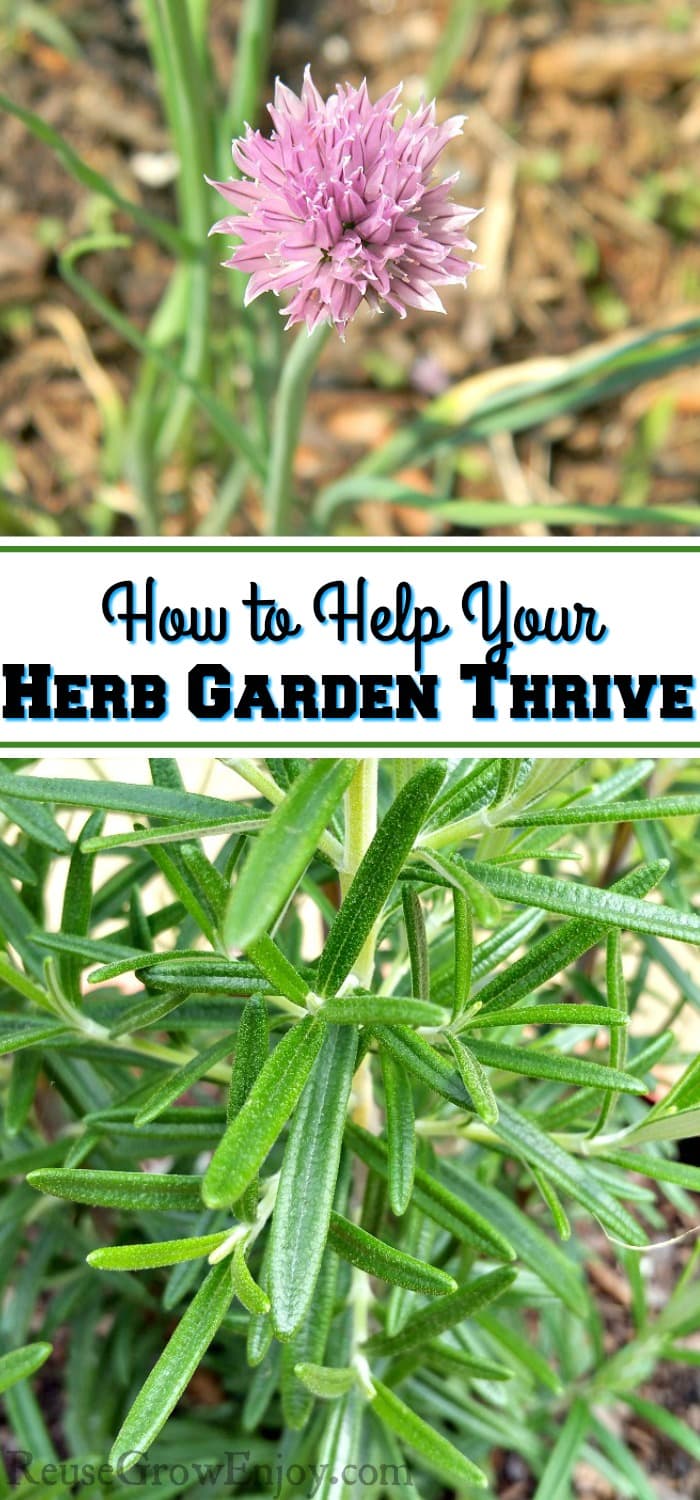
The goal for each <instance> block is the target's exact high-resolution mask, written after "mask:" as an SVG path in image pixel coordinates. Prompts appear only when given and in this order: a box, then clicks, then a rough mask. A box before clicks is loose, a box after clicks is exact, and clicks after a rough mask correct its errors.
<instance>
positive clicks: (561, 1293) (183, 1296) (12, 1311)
mask: <svg viewBox="0 0 700 1500" xmlns="http://www.w3.org/2000/svg"><path fill="white" fill-rule="evenodd" d="M127 765H128V762H127V761H125V762H124V766H125V769H126V767H127ZM225 765H226V766H227V767H229V768H231V769H232V770H235V771H236V772H237V773H238V778H237V779H234V777H233V776H231V795H230V797H227V796H223V795H222V796H210V795H203V794H198V793H193V792H189V791H188V790H186V788H185V786H184V784H183V780H182V776H181V773H180V771H179V770H178V767H177V765H176V763H175V762H172V761H169V760H164V759H159V760H155V761H154V762H153V763H152V784H150V785H146V784H136V783H132V782H130V781H129V780H128V779H125V780H124V781H119V782H116V781H109V780H104V779H93V780H71V779H57V778H53V777H51V776H47V775H45V774H43V772H42V769H41V768H35V767H28V766H27V765H26V764H25V765H24V766H22V765H20V769H19V770H18V771H16V772H15V771H14V770H13V768H12V763H8V762H5V763H4V768H3V769H2V770H0V811H1V813H2V817H3V819H4V825H5V835H4V839H3V842H2V844H0V933H1V935H2V943H3V948H2V953H1V954H0V986H1V987H2V1018H1V1024H0V1042H1V1050H2V1054H3V1056H2V1087H3V1098H4V1115H3V1135H2V1157H1V1159H0V1175H1V1176H2V1179H3V1183H4V1195H3V1198H2V1204H1V1207H0V1269H1V1272H2V1280H3V1282H4V1285H5V1294H4V1304H3V1314H2V1340H3V1343H2V1348H1V1349H0V1389H1V1390H4V1391H5V1395H4V1400H5V1404H6V1410H7V1424H8V1428H9V1430H10V1433H11V1439H10V1443H9V1447H8V1453H9V1457H8V1466H9V1467H8V1473H7V1475H6V1476H5V1479H4V1481H3V1482H4V1484H5V1488H7V1483H8V1481H9V1479H10V1478H14V1479H17V1480H18V1482H19V1485H20V1489H19V1491H18V1493H20V1494H21V1493H27V1494H29V1493H32V1494H36V1493H37V1488H36V1486H37V1484H42V1483H43V1484H44V1485H45V1486H46V1485H47V1484H48V1485H49V1486H50V1485H51V1484H52V1483H53V1484H54V1485H55V1484H56V1483H59V1485H61V1484H62V1485H63V1488H62V1489H59V1491H58V1492H59V1493H67V1492H68V1489H69V1488H70V1486H71V1484H75V1483H76V1482H77V1484H78V1486H79V1487H80V1485H81V1484H82V1485H83V1491H84V1492H85V1493H88V1491H89V1493H90V1494H91V1495H98V1496H102V1495H103V1494H104V1495H107V1494H108V1493H109V1494H111V1493H112V1492H113V1489H114V1484H115V1483H117V1484H118V1485H120V1484H124V1485H127V1486H128V1485H129V1484H134V1483H138V1484H141V1485H143V1486H144V1487H145V1488H147V1489H150V1488H157V1489H158V1490H159V1493H161V1494H167V1495H173V1496H174V1495H179V1494H186V1493H191V1494H192V1495H196V1494H198V1493H199V1492H200V1490H201V1491H202V1492H203V1493H207V1492H210V1493H213V1494H233V1493H244V1494H246V1495H248V1494H270V1493H273V1494H276V1495H280V1496H291V1495H293V1494H297V1493H299V1494H305V1495H307V1494H309V1493H315V1494H317V1495H320V1496H322V1497H324V1500H325V1497H326V1496H331V1495H334V1496H337V1497H342V1496H343V1495H344V1494H345V1493H349V1492H350V1491H351V1490H352V1488H353V1487H354V1486H356V1485H357V1483H358V1482H359V1483H360V1484H361V1485H362V1486H366V1487H367V1488H369V1489H371V1491H372V1493H373V1494H375V1495H377V1496H379V1495H381V1494H384V1493H386V1494H391V1493H392V1490H394V1489H396V1488H397V1487H398V1489H399V1490H400V1491H401V1492H404V1491H405V1492H409V1491H410V1493H419V1494H421V1495H426V1496H429V1497H430V1496H437V1495H439V1494H440V1493H441V1492H443V1493H444V1486H445V1484H448V1485H449V1484H451V1485H453V1486H454V1487H456V1489H457V1490H458V1492H459V1494H460V1495H464V1496H469V1495H471V1494H472V1493H475V1494H476V1493H478V1492H482V1491H483V1490H484V1489H488V1488H489V1487H490V1490H491V1493H492V1494H496V1493H498V1492H499V1490H498V1477H497V1468H496V1455H497V1454H498V1452H499V1451H500V1452H503V1450H507V1451H510V1452H511V1453H514V1454H517V1455H518V1456H519V1458H520V1460H521V1461H522V1462H523V1463H524V1464H525V1465H526V1466H527V1470H528V1471H529V1473H530V1474H531V1476H532V1487H531V1490H530V1493H531V1494H534V1495H536V1497H537V1500H564V1497H565V1496H567V1495H569V1494H570V1493H571V1486H572V1484H573V1482H574V1481H573V1475H574V1471H575V1468H576V1465H577V1464H578V1463H579V1461H581V1460H585V1461H586V1462H587V1463H588V1464H589V1465H593V1466H594V1467H595V1468H596V1469H597V1470H598V1471H599V1472H600V1473H601V1474H602V1475H603V1476H604V1477H605V1478H606V1479H607V1480H608V1482H609V1483H611V1484H612V1485H613V1487H614V1489H615V1492H616V1493H618V1494H620V1495H622V1496H634V1497H653V1496H654V1495H655V1494H656V1491H655V1490H654V1486H653V1483H652V1482H651V1481H650V1479H649V1478H648V1477H647V1476H646V1475H645V1473H644V1471H643V1467H642V1466H641V1464H640V1462H639V1460H638V1458H637V1457H636V1456H635V1453H634V1451H633V1449H632V1448H631V1447H629V1446H628V1445H627V1444H626V1442H625V1440H624V1437H623V1436H622V1435H621V1434H622V1433H623V1432H624V1416H625V1413H627V1414H628V1415H629V1414H632V1415H633V1416H635V1417H636V1418H639V1417H641V1418H642V1419H643V1420H644V1421H645V1422H647V1423H649V1424H651V1425H652V1427H656V1428H658V1429H659V1430H660V1431H661V1433H662V1434H663V1435H664V1439H665V1440H670V1441H671V1442H672V1443H674V1444H676V1445H678V1446H679V1447H680V1449H681V1450H685V1453H686V1456H687V1455H689V1456H690V1457H691V1458H694V1459H696V1460H697V1458H698V1448H699V1441H698V1437H697V1434H696V1433H695V1432H694V1431H693V1430H692V1429H691V1427H690V1425H688V1424H687V1423H686V1422H685V1421H684V1419H683V1415H682V1413H681V1414H676V1413H671V1412H668V1411H666V1410H665V1409H664V1408H663V1407H662V1406H660V1405H659V1404H658V1403H657V1402H655V1401H654V1399H653V1395H652V1394H648V1393H647V1394H645V1393H644V1390H643V1389H642V1392H641V1393H640V1386H642V1387H643V1383H644V1382H646V1381H648V1380H650V1379H651V1377H652V1376H653V1373H654V1370H655V1368H656V1366H657V1364H658V1363H659V1361H661V1360H672V1361H680V1362H683V1361H687V1362H688V1364H692V1363H693V1362H697V1355H696V1354H693V1352H692V1348H691V1347H690V1345H689V1344H688V1343H687V1342H686V1341H687V1340H688V1339H689V1338H690V1337H691V1336H692V1335H693V1334H695V1333H697V1330H698V1329H699V1328H700V1282H699V1281H698V1278H697V1275H696V1266H697V1256H696V1254H695V1251H694V1250H693V1249H692V1248H687V1247H686V1246H683V1245H681V1248H679V1250H678V1252H677V1255H678V1261H679V1265H680V1264H681V1263H683V1262H684V1265H683V1270H682V1272H681V1273H680V1274H679V1276H678V1279H677V1284H676V1285H675V1287H674V1288H673V1289H672V1291H671V1293H670V1295H669V1296H668V1298H667V1299H666V1301H665V1304H664V1305H663V1306H662V1307H661V1309H659V1305H658V1300H657V1299H656V1298H655V1297H654V1295H651V1294H648V1288H647V1282H648V1277H649V1275H651V1276H652V1278H653V1266H654V1247H655V1246H658V1245H660V1244H662V1243H668V1241H669V1240H671V1239H673V1238H674V1237H676V1236H682V1234H683V1233H684V1232H687V1230H688V1227H689V1226H690V1227H692V1226H693V1225H694V1223H695V1217H696V1210H695V1208H694V1204H693V1200H692V1197H691V1194H692V1193H693V1190H695V1189H696V1188H697V1187H698V1185H699V1184H700V1170H699V1169H698V1168H697V1167H694V1166H692V1165H687V1164H685V1163H684V1162H682V1161H681V1160H679V1159H678V1157H677V1153H676V1146H675V1143H676V1142H678V1141H681V1140H687V1139H689V1138H692V1137H694V1136H697V1135H698V1133H700V1067H699V1065H698V1060H697V1058H696V1057H688V1056H687V1055H686V1054H685V1053H684V1044H683V1037H682V1034H681V1033H680V1032H679V1030H678V1027H677V1024H676V1022H677V1018H678V1016H679V1015H680V1011H681V1008H682V1007H683V1006H684V1005H685V1004H690V1005H691V1006H697V1005H698V1003H700V991H699V990H698V987H697V983H696V981H695V980H694V978H693V977H692V957H691V955H692V952H693V949H694V948H696V947H697V946H698V945H699V944H700V912H699V911H698V910H697V908H696V907H694V904H693V903H694V900H695V898H696V894H697V872H698V862H699V861H698V845H697V841H696V839H695V831H696V825H697V819H698V815H699V814H700V774H699V769H698V765H697V763H692V762H691V763H688V764H681V763H677V764H674V763H667V762H660V763H656V764H655V763H653V762H647V761H641V760H636V761H633V762H620V763H617V764H610V763H607V764H606V763H602V762H586V761H583V762H581V761H579V762H572V761H563V760H546V759H541V760H534V761H528V760H520V761H518V760H471V761H468V760H462V761H458V762H454V763H452V764H450V765H449V766H447V765H446V764H445V763H444V762H442V761H436V760H413V761H396V760H386V761H383V762H380V763H377V762H376V761H356V760H351V759H342V760H331V759H318V760H313V761H311V762H308V763H303V762H299V761H296V760H292V759H288V760H268V761H267V762H261V761H230V762H226V763H225ZM220 775H223V776H225V775H226V772H221V773H220ZM241 778H243V781H241ZM242 786H243V793H242V794H241V787H242ZM114 814H120V815H121V817H120V818H119V820H118V825H119V826H118V828H117V829H115V828H114V826H113V822H114V820H113V815H114ZM211 841H214V842H211ZM57 867H58V868H59V870H60V872H61V878H59V876H58V875H57V873H56V871H57ZM61 881H62V889H63V896H62V910H61V912H60V920H57V918H56V916H55V912H56V908H57V891H60V889H61ZM58 905H60V901H59V902H58ZM662 981H663V982H662ZM642 1002H644V1004H645V1024H644V1026H643V1027H641V1028H640V1026H638V1025H636V1024H635V1019H636V1018H635V1012H636V1010H637V1007H638V1006H639V1005H640V1004H641V1003H642ZM650 1006H651V1009H649V1007H650ZM630 1023H631V1024H630ZM661 1059H663V1060H664V1062H665V1063H666V1064H668V1063H673V1065H674V1069H673V1077H674V1082H673V1084H672V1086H671V1087H670V1088H669V1089H668V1090H667V1092H666V1093H665V1094H664V1093H663V1092H662V1091H661V1090H660V1089H659V1087H658V1083H657V1080H656V1079H655V1074H654V1069H655V1066H656V1064H657V1063H658V1062H659V1061H660V1060H661ZM602 1236H605V1237H606V1238H607V1245H608V1254H609V1256H610V1257H611V1258H612V1259H614V1260H615V1261H616V1262H617V1263H618V1267H619V1272H618V1274H622V1275H623V1276H625V1277H626V1278H627V1280H628V1285H629V1300H630V1315H629V1325H628V1328H627V1333H626V1340H625V1341H624V1342H623V1343H622V1344H621V1346H620V1347H619V1348H617V1350H616V1351H615V1352H614V1353H613V1354H612V1357H610V1350H609V1342H608V1340H607V1338H606V1330H605V1328H604V1325H603V1320H602V1316H601V1311H600V1309H599V1307H598V1305H597V1302H596V1296H595V1288H594V1285H593V1284H592V1283H591V1281H590V1280H589V1277H588V1275H587V1261H588V1259H589V1258H590V1257H591V1255H593V1254H596V1255H600V1253H601V1252H600V1244H601V1239H602ZM603 1243H604V1242H603ZM593 1247H595V1248H593ZM688 1247H692V1241H690V1240H689V1241H688ZM47 1359H49V1361H50V1362H49V1364H48V1365H47V1366H46V1368H45V1369H44V1368H42V1367H43V1366H44V1363H45V1361H46V1360H47ZM47 1371H49V1372H50V1375H49V1377H48V1378H47ZM49 1382H50V1383H49ZM50 1392H51V1393H53V1394H51V1396H50V1397H49V1393H50ZM56 1392H58V1396H56V1394H55V1393H56ZM611 1408H614V1417H615V1420H611ZM621 1416H622V1418H623V1420H620V1418H621ZM67 1455H70V1461H71V1462H72V1463H73V1464H74V1466H75V1468H74V1471H71V1474H69V1475H68V1476H66V1474H65V1465H66V1464H67V1463H68V1459H67ZM50 1465H54V1466H56V1465H58V1468H54V1469H52V1470H51V1473H52V1474H54V1478H53V1480H47V1479H46V1472H47V1466H50ZM90 1465H92V1469H91V1470H90V1475H91V1477H89V1479H86V1478H85V1475H86V1472H87V1470H88V1469H90ZM62 1466H63V1467H62ZM11 1471H12V1472H11ZM56 1474H58V1476H59V1477H58V1481H57V1480H56V1478H55V1475H56ZM76 1475H77V1480H76V1477H75V1476H76ZM42 1476H43V1477H42ZM358 1476H359V1478H358Z"/></svg>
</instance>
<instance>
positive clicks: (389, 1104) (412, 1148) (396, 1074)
mask: <svg viewBox="0 0 700 1500" xmlns="http://www.w3.org/2000/svg"><path fill="white" fill-rule="evenodd" d="M379 1055H380V1059H381V1064H382V1077H383V1079H384V1103H385V1106H386V1133H387V1146H388V1162H389V1202H390V1204H391V1211H392V1213H394V1214H396V1215H397V1216H398V1217H400V1216H401V1215H402V1214H404V1213H405V1212H406V1209H407V1208H408V1205H409V1203H410V1201H411V1194H412V1192H413V1180H414V1175H415V1170H416V1130H415V1112H414V1108H413V1087H412V1085H411V1079H410V1076H409V1074H408V1073H407V1072H406V1069H405V1068H404V1066H403V1064H402V1063H400V1062H397V1060H396V1058H395V1057H393V1056H392V1054H391V1052H388V1051H387V1050H386V1048H385V1047H382V1046H380V1048H379Z"/></svg>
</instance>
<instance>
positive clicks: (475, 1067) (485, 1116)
mask: <svg viewBox="0 0 700 1500" xmlns="http://www.w3.org/2000/svg"><path fill="white" fill-rule="evenodd" d="M445 1040H446V1042H447V1045H448V1047H449V1049H450V1052H451V1053H452V1056H453V1058H454V1060H455V1063H456V1064H457V1071H458V1073H459V1076H460V1078H461V1080H462V1083H463V1084H464V1087H465V1089H466V1090H467V1092H468V1094H469V1097H470V1099H471V1101H472V1104H473V1106H474V1109H475V1111H476V1113H477V1114H478V1115H479V1116H480V1118H481V1119H482V1120H484V1121H485V1122H486V1124H487V1125H495V1123H496V1120H497V1119H498V1103H497V1101H496V1096H495V1094H494V1092H493V1089H492V1088H491V1084H490V1083H489V1081H488V1078H487V1077H486V1074H485V1072H484V1070H483V1068H482V1066H481V1063H480V1062H479V1060H478V1058H477V1057H476V1056H475V1054H474V1052H473V1051H470V1049H469V1047H465V1045H464V1042H460V1040H459V1037H456V1036H452V1035H451V1034H450V1032H449V1031H448V1032H446V1034H445Z"/></svg>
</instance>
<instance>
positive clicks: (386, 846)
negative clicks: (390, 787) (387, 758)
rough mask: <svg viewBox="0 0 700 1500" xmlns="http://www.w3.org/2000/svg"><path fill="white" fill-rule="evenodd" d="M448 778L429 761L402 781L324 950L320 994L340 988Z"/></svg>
mask: <svg viewBox="0 0 700 1500" xmlns="http://www.w3.org/2000/svg"><path fill="white" fill-rule="evenodd" d="M444 778H445V771H444V767H443V766H442V765H440V764H439V763H438V764H435V763H433V764H431V765H428V766H424V767H423V768H422V769H421V770H420V771H417V772H416V775H415V776H412V777H411V779H410V781H407V782H406V785H405V786H404V787H402V789H401V791H400V792H399V795H398V797H397V798H396V800H395V801H394V802H393V803H392V805H391V807H390V808H389V811H388V812H387V814H386V816H385V817H384V818H383V820H382V822H381V823H380V825H379V828H378V830H377V832H376V834H375V836H374V838H373V839H372V842H371V844H370V846H369V848H368V849H367V852H366V854H365V855H364V858H363V859H362V860H361V862H360V866H359V868H358V870H357V873H356V875H355V878H354V880H353V882H352V885H351V886H350V889H349V891H348V892H347V895H346V897H345V900H344V901H343V904H342V906H341V907H340V910H339V912H338V915H337V917H336V918H335V921H334V923H333V926H332V927H331V930H330V932H329V934H328V938H327V940H326V946H325V948H324V950H323V953H322V954H321V958H320V962H319V966H318V975H317V985H318V990H319V993H320V994H321V995H332V994H336V993H337V991H338V990H339V989H340V986H341V984H342V983H343V980H344V979H346V978H347V975H348V974H349V973H350V970H351V969H352V966H353V964H354V962H355V959H356V958H357V955H358V953H360V952H361V951H362V948H363V946H364V943H365V940H366V939H367V937H368V936H369V934H370V932H371V931H372V928H373V926H374V923H375V921H376V919H377V917H378V916H379V914H380V912H381V910H382V907H383V906H384V902H385V901H386V899H387V896H388V895H389V892H390V891H391V888H392V886H393V885H394V883H395V881H396V879H397V877H398V874H399V871H400V870H401V867H402V865H403V863H404V861H405V859H406V858H407V856H408V855H409V854H410V851H411V849H412V848H413V844H414V842H415V840H416V838H417V836H418V834H419V833H420V830H421V828H422V826H423V824H424V822H425V820H426V818H427V816H428V812H429V809H430V806H431V803H432V802H433V800H434V798H435V796H436V794H437V792H438V790H439V788H440V787H441V786H442V783H443V781H444Z"/></svg>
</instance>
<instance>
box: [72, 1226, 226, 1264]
mask: <svg viewBox="0 0 700 1500" xmlns="http://www.w3.org/2000/svg"><path fill="white" fill-rule="evenodd" d="M229 1233H230V1230H228V1229H222V1230H219V1232H218V1233H217V1234H200V1235H193V1236H192V1238H191V1239H186V1240H161V1241H149V1242H148V1243H146V1244H143V1245H104V1246H103V1247H102V1248H101V1249H99V1250H91V1251H90V1254H89V1255H88V1256H87V1263H88V1265H89V1266H94V1267H95V1268H96V1269H97V1270H98V1271H150V1270H152V1269H153V1268H154V1267H157V1266H177V1265H180V1264H181V1262H182V1261H186V1260H199V1259H201V1257H202V1256H203V1255H209V1254H210V1253H211V1251H212V1250H216V1247H217V1245H220V1244H221V1243H222V1241H223V1240H225V1239H226V1238H227V1236H228V1234H229Z"/></svg>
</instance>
